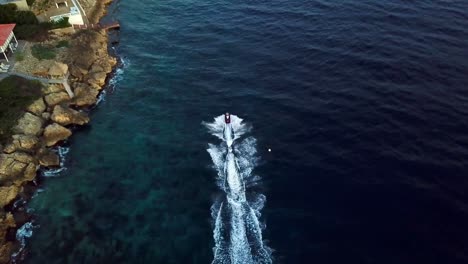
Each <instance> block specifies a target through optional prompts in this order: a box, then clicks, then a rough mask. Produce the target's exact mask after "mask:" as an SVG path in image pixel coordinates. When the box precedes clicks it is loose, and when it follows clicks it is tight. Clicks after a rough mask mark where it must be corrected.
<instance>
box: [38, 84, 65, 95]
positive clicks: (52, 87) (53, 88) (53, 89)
mask: <svg viewBox="0 0 468 264" xmlns="http://www.w3.org/2000/svg"><path fill="white" fill-rule="evenodd" d="M64 91H65V87H63V85H61V84H49V85H46V86H44V87H43V88H42V93H43V94H51V93H59V92H64Z"/></svg>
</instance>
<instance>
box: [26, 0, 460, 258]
mask: <svg viewBox="0 0 468 264" xmlns="http://www.w3.org/2000/svg"><path fill="white" fill-rule="evenodd" d="M467 10H468V1H465V0H459V1H457V0H453V1H432V0H421V1H399V0H396V1H370V0H342V1H325V0H296V1H286V0H275V1H266V0H254V1H239V0H232V1H214V0H207V1H188V0H184V1H182V0H158V1H151V0H144V1H137V0H118V1H117V2H116V3H115V4H114V7H113V11H112V12H111V14H110V15H111V16H112V17H113V18H114V19H118V20H120V22H121V26H122V28H121V32H120V45H119V46H117V47H116V50H117V53H118V54H119V55H120V56H121V57H122V58H123V60H124V62H125V63H124V64H125V66H123V68H122V69H121V70H120V73H118V76H117V77H116V79H114V81H116V85H115V87H114V88H113V89H110V90H109V92H108V94H107V96H106V98H105V101H104V102H102V103H101V104H100V105H99V106H98V108H97V109H95V110H94V111H93V113H92V123H91V125H90V126H88V127H86V128H84V129H81V130H80V131H78V132H77V133H76V134H75V135H74V136H73V139H72V140H71V141H70V146H71V148H70V152H69V154H68V155H67V161H66V167H67V170H66V171H64V172H62V173H61V174H60V176H58V177H49V178H45V180H44V181H43V184H42V189H43V191H42V192H40V193H38V195H37V196H36V197H35V198H34V199H33V200H32V201H31V203H30V208H31V209H32V210H34V214H35V219H36V222H35V224H36V225H38V227H36V228H35V229H34V235H33V236H32V238H30V239H29V240H28V246H27V250H28V256H27V261H26V262H27V263H210V262H211V261H212V260H213V251H212V248H213V246H214V241H213V219H212V217H211V212H210V208H211V206H212V204H213V202H214V200H215V197H216V196H217V195H218V194H219V189H218V188H217V186H216V183H215V177H216V172H215V171H214V170H213V168H212V161H211V159H210V156H209V154H208V153H207V151H206V149H207V144H208V143H218V142H219V140H218V139H217V138H215V137H213V136H212V135H210V134H209V133H208V132H207V130H206V128H205V127H203V126H202V124H201V123H202V121H212V120H213V117H215V116H218V115H220V114H222V113H223V112H225V111H230V112H232V113H235V114H237V115H238V116H240V117H241V118H244V120H245V122H246V123H248V124H250V125H251V126H252V131H251V132H250V133H249V135H250V136H252V137H255V138H256V139H257V149H258V156H260V158H261V160H260V162H259V164H258V165H257V167H256V168H255V173H256V174H257V175H259V176H261V177H262V180H261V182H260V183H259V188H260V189H261V192H262V193H263V194H264V195H265V196H266V204H265V207H264V209H263V210H262V217H261V221H262V222H263V223H265V224H266V228H265V229H264V230H263V238H264V239H265V240H267V241H266V244H267V245H268V246H269V247H270V248H272V249H273V250H274V252H273V254H272V256H273V262H274V263H320V264H325V263H334V264H335V263H336V264H342V263H347V264H351V263H355V264H363V263H376V264H390V263H392V264H415V263H424V264H432V263H434V264H436V263H437V264H438V263H441V264H452V263H453V264H456V263H468V13H467ZM268 148H271V149H272V151H271V152H268V151H267V149H268Z"/></svg>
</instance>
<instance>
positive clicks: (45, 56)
mask: <svg viewBox="0 0 468 264" xmlns="http://www.w3.org/2000/svg"><path fill="white" fill-rule="evenodd" d="M31 53H32V55H33V56H34V57H36V58H37V59H39V60H52V59H55V56H56V54H55V51H54V48H53V47H51V46H49V45H41V44H36V45H34V46H32V47H31Z"/></svg>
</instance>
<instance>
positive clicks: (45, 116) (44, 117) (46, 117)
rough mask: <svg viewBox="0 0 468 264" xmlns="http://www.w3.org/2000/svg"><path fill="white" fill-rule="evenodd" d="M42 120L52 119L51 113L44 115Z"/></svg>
mask: <svg viewBox="0 0 468 264" xmlns="http://www.w3.org/2000/svg"><path fill="white" fill-rule="evenodd" d="M42 119H44V120H49V119H50V113H48V112H44V113H42Z"/></svg>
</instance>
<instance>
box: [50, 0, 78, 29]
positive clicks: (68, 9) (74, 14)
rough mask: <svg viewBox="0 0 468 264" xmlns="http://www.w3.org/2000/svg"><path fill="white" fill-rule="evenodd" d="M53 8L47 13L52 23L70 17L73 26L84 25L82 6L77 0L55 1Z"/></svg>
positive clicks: (69, 20)
mask: <svg viewBox="0 0 468 264" xmlns="http://www.w3.org/2000/svg"><path fill="white" fill-rule="evenodd" d="M51 2H52V4H51V6H50V7H49V8H48V9H47V10H46V11H45V15H47V16H48V17H49V20H50V21H59V20H60V19H62V18H64V17H68V22H69V23H70V24H72V25H84V21H83V16H82V14H81V11H80V10H81V6H79V4H78V3H77V2H76V1H75V0H53V1H51Z"/></svg>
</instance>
